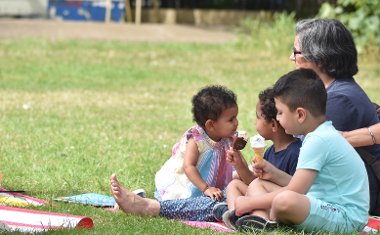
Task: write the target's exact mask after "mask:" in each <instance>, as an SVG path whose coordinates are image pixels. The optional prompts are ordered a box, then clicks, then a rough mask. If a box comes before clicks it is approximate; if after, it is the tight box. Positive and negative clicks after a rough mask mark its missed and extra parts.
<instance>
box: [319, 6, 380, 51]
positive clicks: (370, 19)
mask: <svg viewBox="0 0 380 235" xmlns="http://www.w3.org/2000/svg"><path fill="white" fill-rule="evenodd" d="M318 16H319V17H322V18H336V19H339V20H340V21H342V22H343V23H344V24H345V25H346V26H347V27H348V28H349V29H350V30H351V32H352V34H353V36H354V38H355V41H356V44H357V46H358V50H359V52H363V51H364V50H365V51H372V52H375V53H378V52H379V47H380V30H379V29H380V0H359V1H357V0H338V1H337V3H336V5H331V4H329V3H323V4H322V6H321V8H320V10H319V14H318Z"/></svg>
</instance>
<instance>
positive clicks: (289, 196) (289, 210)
mask: <svg viewBox="0 0 380 235" xmlns="http://www.w3.org/2000/svg"><path fill="white" fill-rule="evenodd" d="M309 213H310V201H309V199H308V197H307V196H305V195H303V194H299V193H296V192H293V191H284V192H281V193H280V194H278V195H277V196H276V197H275V198H274V199H273V202H272V210H271V214H270V218H271V219H276V220H277V221H279V222H282V223H284V224H301V223H302V222H304V221H305V220H306V218H307V216H308V215H309Z"/></svg>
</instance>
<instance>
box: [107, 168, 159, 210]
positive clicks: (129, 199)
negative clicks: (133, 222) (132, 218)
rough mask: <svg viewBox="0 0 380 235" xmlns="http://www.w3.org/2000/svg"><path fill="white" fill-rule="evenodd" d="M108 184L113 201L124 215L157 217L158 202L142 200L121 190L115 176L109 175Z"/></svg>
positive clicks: (123, 189)
mask: <svg viewBox="0 0 380 235" xmlns="http://www.w3.org/2000/svg"><path fill="white" fill-rule="evenodd" d="M110 184H111V193H112V196H113V197H114V198H115V201H116V203H117V204H118V205H119V207H120V209H121V210H123V211H124V212H125V213H127V214H132V215H140V216H142V215H148V216H157V215H159V213H160V204H159V203H158V201H156V200H153V199H149V198H142V197H140V196H137V195H136V194H134V193H133V192H130V191H128V190H127V189H125V188H123V187H122V186H121V185H120V183H119V181H118V180H117V178H116V175H115V174H112V175H111V178H110Z"/></svg>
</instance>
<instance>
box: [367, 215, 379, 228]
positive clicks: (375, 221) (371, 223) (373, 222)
mask: <svg viewBox="0 0 380 235" xmlns="http://www.w3.org/2000/svg"><path fill="white" fill-rule="evenodd" d="M367 226H368V227H371V228H373V229H376V230H380V218H376V217H369V218H368V224H367Z"/></svg>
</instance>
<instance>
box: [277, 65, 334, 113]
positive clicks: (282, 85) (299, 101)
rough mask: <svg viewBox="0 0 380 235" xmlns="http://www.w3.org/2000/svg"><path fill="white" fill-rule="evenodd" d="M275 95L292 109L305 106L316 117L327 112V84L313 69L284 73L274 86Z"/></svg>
mask: <svg viewBox="0 0 380 235" xmlns="http://www.w3.org/2000/svg"><path fill="white" fill-rule="evenodd" d="M273 95H274V97H275V98H277V97H279V98H280V99H281V101H282V102H283V103H285V104H286V105H287V106H288V107H289V109H290V110H291V111H295V110H296V109H297V108H298V107H303V108H306V109H307V110H309V112H310V113H311V114H312V115H313V116H315V117H319V116H321V115H325V113H326V100H327V93H326V89H325V86H324V85H323V82H322V80H321V79H320V78H319V76H318V75H317V74H316V73H315V72H314V71H313V70H311V69H297V70H293V71H291V72H289V73H287V74H285V75H283V76H282V77H281V78H280V79H279V80H278V81H277V82H276V83H275V85H274V86H273Z"/></svg>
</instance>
